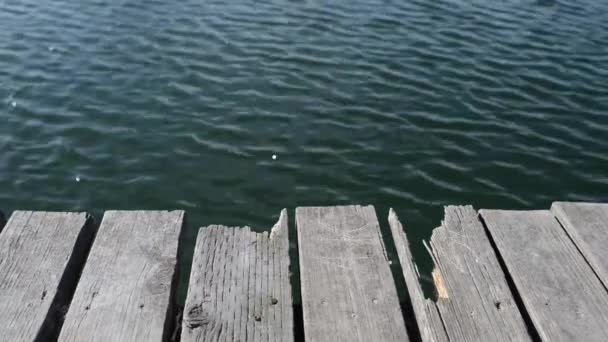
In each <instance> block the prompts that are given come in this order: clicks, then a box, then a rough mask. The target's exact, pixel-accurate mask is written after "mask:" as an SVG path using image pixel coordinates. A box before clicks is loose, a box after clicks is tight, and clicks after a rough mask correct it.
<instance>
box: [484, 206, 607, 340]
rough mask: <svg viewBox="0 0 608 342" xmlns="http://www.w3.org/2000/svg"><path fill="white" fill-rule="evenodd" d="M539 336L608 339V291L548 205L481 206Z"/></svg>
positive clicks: (554, 338)
mask: <svg viewBox="0 0 608 342" xmlns="http://www.w3.org/2000/svg"><path fill="white" fill-rule="evenodd" d="M480 214H481V216H482V218H483V220H484V221H485V223H486V226H487V228H488V230H489V231H490V233H491V236H492V239H493V240H494V242H495V244H496V246H497V249H498V253H499V254H500V256H501V257H502V259H503V260H504V262H505V265H506V267H507V269H508V272H509V274H510V275H511V278H512V279H513V282H514V283H515V286H516V288H517V291H518V293H519V294H520V296H521V298H522V301H523V303H524V305H525V307H526V310H527V312H528V313H529V315H530V318H531V320H532V322H533V324H534V327H535V328H536V330H537V332H538V334H539V336H540V338H541V339H542V340H544V341H577V340H580V339H581V338H582V339H584V340H585V341H608V324H606V322H608V310H606V308H607V307H608V293H607V292H606V289H605V288H604V287H603V285H602V283H601V282H600V281H599V279H598V278H597V277H596V275H595V274H594V272H593V270H592V269H591V268H590V267H589V265H588V264H587V262H586V261H585V258H584V257H583V256H582V255H581V254H580V252H579V251H578V250H577V248H576V246H575V245H574V244H573V243H572V241H571V240H570V238H569V237H568V236H567V235H566V232H565V231H564V229H562V227H561V226H560V225H559V223H558V222H557V220H556V219H555V217H553V214H552V213H551V212H550V211H548V210H536V211H503V210H480Z"/></svg>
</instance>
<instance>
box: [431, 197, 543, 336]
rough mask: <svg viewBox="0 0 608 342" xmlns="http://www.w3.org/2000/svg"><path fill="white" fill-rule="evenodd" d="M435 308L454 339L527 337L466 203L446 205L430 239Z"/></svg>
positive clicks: (487, 243)
mask: <svg viewBox="0 0 608 342" xmlns="http://www.w3.org/2000/svg"><path fill="white" fill-rule="evenodd" d="M430 245H431V253H432V256H433V261H434V263H435V272H436V273H435V279H439V278H440V279H441V280H442V282H443V283H442V286H443V288H442V290H443V291H442V296H440V297H439V299H438V301H437V308H438V309H439V312H440V315H441V317H442V320H443V322H444V325H445V329H446V331H447V333H448V336H449V337H450V340H454V341H526V340H531V337H530V335H529V334H528V331H527V328H526V324H525V322H524V319H523V317H522V316H521V314H520V312H519V309H518V308H517V304H516V303H515V299H514V298H513V294H512V293H511V290H510V289H509V285H508V284H507V280H506V277H505V275H504V273H503V271H502V270H501V268H500V263H499V261H498V258H497V256H496V254H495V252H494V249H493V248H492V245H491V244H490V240H489V239H488V237H487V235H486V232H485V229H484V227H483V225H482V223H481V222H480V221H479V219H478V217H477V212H476V211H475V210H474V209H473V207H471V206H446V207H445V214H444V219H443V222H442V225H441V227H439V228H437V229H435V230H434V231H433V234H432V236H431V240H430Z"/></svg>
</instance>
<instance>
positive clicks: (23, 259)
mask: <svg viewBox="0 0 608 342" xmlns="http://www.w3.org/2000/svg"><path fill="white" fill-rule="evenodd" d="M88 222H90V220H89V219H88V215H87V214H86V213H56V212H32V211H15V212H14V213H13V214H12V215H11V217H10V219H9V221H8V223H7V224H6V227H5V228H4V230H3V231H2V233H0V340H3V341H34V340H42V341H47V340H52V339H54V338H56V337H57V333H58V329H59V328H60V326H61V318H62V314H63V311H64V310H65V309H66V308H67V305H69V302H70V299H71V296H72V294H73V291H74V289H75V288H76V283H77V281H78V274H79V273H80V271H81V269H82V266H83V264H84V262H85V260H86V255H87V252H88V250H89V248H90V245H91V241H92V239H93V236H94V233H95V231H94V227H93V226H92V225H90V224H88Z"/></svg>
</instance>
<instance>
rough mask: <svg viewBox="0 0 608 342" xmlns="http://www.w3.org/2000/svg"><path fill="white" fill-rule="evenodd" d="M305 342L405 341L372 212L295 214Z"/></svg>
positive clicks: (357, 208)
mask: <svg viewBox="0 0 608 342" xmlns="http://www.w3.org/2000/svg"><path fill="white" fill-rule="evenodd" d="M296 224H297V231H298V241H299V242H298V243H299V255H300V277H301V284H302V307H303V315H304V334H305V338H306V340H307V341H332V342H333V341H407V340H408V336H407V333H406V329H405V323H404V320H403V315H402V313H401V310H400V307H399V299H398V298H397V291H396V289H395V284H394V281H393V278H392V275H391V271H390V269H389V266H388V261H387V256H386V253H385V251H384V244H383V242H382V238H381V235H380V227H379V224H378V220H377V218H376V213H375V210H374V208H373V207H372V206H366V207H361V206H341V207H300V208H297V209H296Z"/></svg>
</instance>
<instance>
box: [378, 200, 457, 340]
mask: <svg viewBox="0 0 608 342" xmlns="http://www.w3.org/2000/svg"><path fill="white" fill-rule="evenodd" d="M388 223H389V226H390V228H391V233H392V236H393V241H394V242H395V247H396V249H397V256H398V257H399V262H400V264H401V269H402V270H403V277H404V280H405V285H406V286H407V290H408V294H409V297H410V301H411V303H412V307H413V309H414V315H415V317H416V322H417V324H418V329H419V331H420V338H421V339H422V342H447V341H449V339H448V336H447V333H446V331H445V328H444V326H443V322H442V321H441V317H440V316H439V311H438V310H437V306H436V305H435V302H433V301H432V300H430V299H427V298H425V297H424V293H423V292H422V288H421V286H420V280H419V274H418V269H417V268H416V264H415V263H414V258H413V256H412V253H411V251H410V247H409V245H410V244H409V242H408V239H407V236H406V234H405V231H404V230H403V226H402V224H401V222H400V221H399V217H397V214H396V213H395V211H394V210H393V209H392V208H391V209H390V211H389V215H388Z"/></svg>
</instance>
